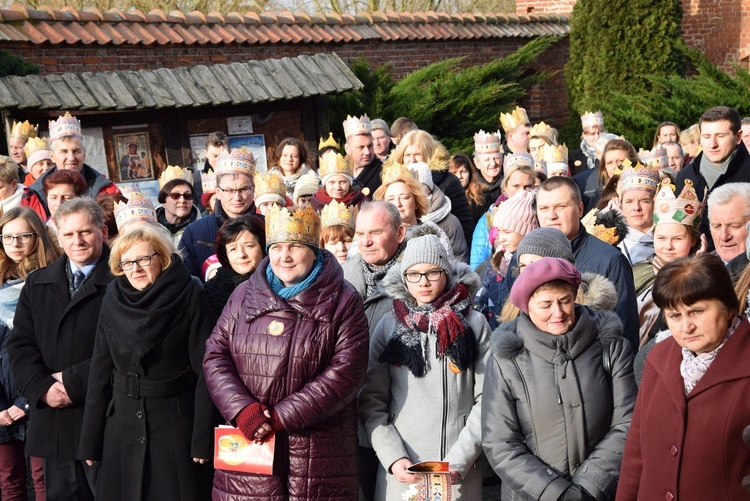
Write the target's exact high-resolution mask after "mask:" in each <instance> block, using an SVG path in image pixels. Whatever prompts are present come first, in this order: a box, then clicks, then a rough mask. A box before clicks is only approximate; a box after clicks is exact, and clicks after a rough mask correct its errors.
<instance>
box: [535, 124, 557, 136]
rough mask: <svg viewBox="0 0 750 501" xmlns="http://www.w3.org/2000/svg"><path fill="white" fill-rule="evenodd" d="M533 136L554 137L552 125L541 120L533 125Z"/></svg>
mask: <svg viewBox="0 0 750 501" xmlns="http://www.w3.org/2000/svg"><path fill="white" fill-rule="evenodd" d="M531 136H542V137H545V138H547V139H552V136H553V134H552V127H551V126H549V125H547V124H546V123H544V122H539V123H538V124H534V125H533V126H532V127H531Z"/></svg>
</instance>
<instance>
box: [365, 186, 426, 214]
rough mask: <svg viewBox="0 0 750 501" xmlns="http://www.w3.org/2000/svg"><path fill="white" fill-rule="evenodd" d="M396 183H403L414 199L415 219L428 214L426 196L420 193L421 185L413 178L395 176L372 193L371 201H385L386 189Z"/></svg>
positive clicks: (422, 192)
mask: <svg viewBox="0 0 750 501" xmlns="http://www.w3.org/2000/svg"><path fill="white" fill-rule="evenodd" d="M396 183H404V185H405V186H406V189H407V190H409V193H411V196H412V197H414V206H415V208H414V215H415V216H416V218H417V219H419V218H421V217H422V216H424V215H425V214H427V213H429V209H430V206H429V205H428V204H427V195H425V194H424V191H422V183H420V182H419V181H417V180H416V179H414V178H413V177H408V176H397V177H395V178H393V179H391V180H390V181H388V183H383V184H381V185H380V187H379V188H378V189H377V190H375V193H373V195H372V196H373V200H383V201H385V192H386V190H388V187H389V186H390V185H392V184H396Z"/></svg>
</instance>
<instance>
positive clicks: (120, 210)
mask: <svg viewBox="0 0 750 501" xmlns="http://www.w3.org/2000/svg"><path fill="white" fill-rule="evenodd" d="M135 221H146V222H148V223H153V224H155V225H158V224H159V223H158V222H157V221H156V211H155V210H154V204H153V203H152V202H151V200H149V199H148V197H146V195H144V194H143V193H141V192H140V191H134V192H133V193H131V194H130V195H128V203H124V202H117V203H116V204H115V223H116V224H117V231H118V232H122V230H123V229H124V228H125V226H127V225H129V224H130V223H133V222H135Z"/></svg>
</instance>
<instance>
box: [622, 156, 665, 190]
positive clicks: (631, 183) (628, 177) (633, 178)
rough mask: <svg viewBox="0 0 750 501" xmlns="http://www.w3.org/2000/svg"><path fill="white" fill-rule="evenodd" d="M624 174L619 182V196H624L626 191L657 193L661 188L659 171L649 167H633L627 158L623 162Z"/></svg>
mask: <svg viewBox="0 0 750 501" xmlns="http://www.w3.org/2000/svg"><path fill="white" fill-rule="evenodd" d="M621 167H622V173H621V174H620V180H619V181H618V182H617V194H618V195H620V196H622V194H623V193H624V192H625V190H630V189H634V188H639V189H641V190H646V191H650V192H651V193H656V190H657V189H658V188H659V181H660V176H659V170H658V169H654V168H653V167H650V166H648V165H641V163H640V162H639V163H637V164H635V165H633V164H632V163H631V162H630V160H628V159H627V158H626V159H625V160H623V162H622V165H621Z"/></svg>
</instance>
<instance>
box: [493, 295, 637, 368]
mask: <svg viewBox="0 0 750 501" xmlns="http://www.w3.org/2000/svg"><path fill="white" fill-rule="evenodd" d="M584 311H585V312H588V315H589V316H590V317H591V318H592V319H593V320H594V323H595V324H596V330H597V338H598V339H599V341H601V342H605V341H609V340H613V339H617V338H622V336H623V334H624V329H623V327H622V321H620V318H619V317H618V316H617V315H616V314H614V313H613V312H611V311H594V310H592V309H591V308H589V307H587V306H582V305H576V318H580V315H581V313H582V312H584ZM521 315H525V313H521ZM490 348H491V349H492V352H493V353H495V354H496V355H497V356H498V357H500V358H508V359H510V358H515V357H516V356H517V355H518V354H519V353H521V351H522V350H523V349H524V342H523V336H522V335H521V334H520V333H519V332H518V319H515V320H513V321H511V322H506V323H504V324H502V325H500V326H499V327H498V328H497V329H495V332H493V333H492V338H491V339H490Z"/></svg>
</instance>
